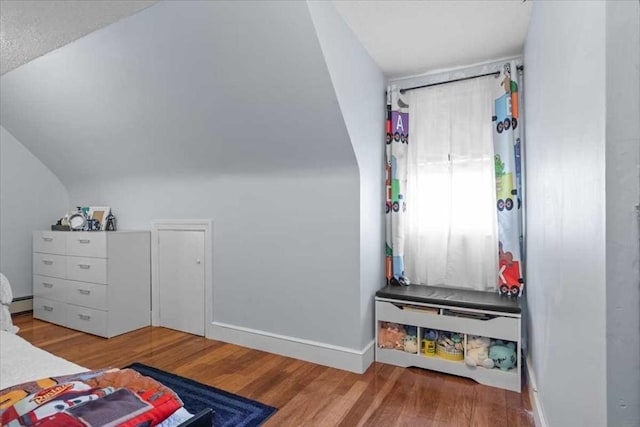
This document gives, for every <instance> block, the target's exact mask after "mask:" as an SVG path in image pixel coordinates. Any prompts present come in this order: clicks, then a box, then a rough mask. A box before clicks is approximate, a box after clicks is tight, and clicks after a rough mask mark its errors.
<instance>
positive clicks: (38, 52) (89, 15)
mask: <svg viewBox="0 0 640 427" xmlns="http://www.w3.org/2000/svg"><path fill="white" fill-rule="evenodd" d="M156 1H157V0H93V1H87V0H1V1H0V75H2V74H5V73H7V72H8V71H11V70H13V69H14V68H17V67H19V66H20V65H22V64H26V63H27V62H29V61H31V60H32V59H35V58H37V57H39V56H42V55H44V54H45V53H47V52H50V51H52V50H54V49H57V48H59V47H61V46H64V45H66V44H67V43H70V42H72V41H74V40H77V39H79V38H80V37H82V36H85V35H87V34H89V33H91V32H93V31H95V30H97V29H99V28H102V27H105V26H107V25H109V24H112V23H114V22H116V21H118V20H119V19H121V18H124V17H126V16H129V15H131V14H133V13H135V12H137V11H139V10H141V9H144V8H145V7H147V6H150V5H152V4H153V3H155V2H156Z"/></svg>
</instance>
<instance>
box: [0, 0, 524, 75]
mask: <svg viewBox="0 0 640 427" xmlns="http://www.w3.org/2000/svg"><path fill="white" fill-rule="evenodd" d="M156 1H157V0H22V1H21V0H0V74H5V73H6V72H8V71H10V70H12V69H14V68H17V67H19V66H20V65H22V64H25V63H27V62H29V61H31V60H32V59H35V58H37V57H39V56H41V55H44V54H45V53H47V52H50V51H52V50H54V49H57V48H58V47H61V46H63V45H65V44H67V43H70V42H72V41H74V40H76V39H78V38H80V37H83V36H84V35H86V34H89V33H91V32H92V31H95V30H97V29H99V28H102V27H104V26H107V25H109V24H111V23H113V22H116V21H118V20H119V19H121V18H123V17H126V16H129V15H131V14H133V13H135V12H137V11H139V10H141V9H143V8H145V7H148V6H150V5H152V4H153V3H155V2H156ZM333 3H334V5H335V6H336V8H337V9H338V11H339V13H340V14H341V15H342V17H343V18H344V20H345V21H346V22H347V24H348V25H349V26H350V27H351V29H352V30H353V32H354V33H355V34H356V36H357V37H358V39H359V40H360V42H361V43H362V44H363V45H364V47H365V48H366V49H367V51H368V52H369V54H370V55H371V57H372V58H373V59H374V61H376V63H377V64H378V65H379V66H380V68H381V69H382V70H383V72H384V73H385V74H386V75H387V76H390V77H398V76H407V75H411V74H418V73H422V72H425V71H430V70H434V69H441V68H450V67H455V66H459V65H467V64H472V63H476V62H481V61H485V60H488V59H497V58H501V57H507V56H513V55H517V54H520V53H521V52H522V46H523V45H524V39H525V36H526V33H527V28H528V25H529V15H530V12H531V1H529V2H523V1H522V0H501V1H486V0H472V1H468V0H456V1H452V0H449V1H445V0H423V1H405V0H381V1H372V0H366V1H339V0H334V2H333Z"/></svg>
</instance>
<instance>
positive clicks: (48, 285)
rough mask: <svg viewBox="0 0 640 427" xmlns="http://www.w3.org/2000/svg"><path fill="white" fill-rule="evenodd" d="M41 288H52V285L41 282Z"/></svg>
mask: <svg viewBox="0 0 640 427" xmlns="http://www.w3.org/2000/svg"><path fill="white" fill-rule="evenodd" d="M42 286H44V287H45V288H53V283H45V282H42Z"/></svg>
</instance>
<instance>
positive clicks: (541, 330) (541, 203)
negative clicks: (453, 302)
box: [524, 2, 607, 427]
mask: <svg viewBox="0 0 640 427" xmlns="http://www.w3.org/2000/svg"><path fill="white" fill-rule="evenodd" d="M604 16H605V4H604V3H603V2H535V3H534V4H533V11H532V15H531V24H530V28H529V34H528V37H527V40H526V43H525V49H524V63H525V67H526V68H525V77H526V80H525V84H526V88H525V89H526V97H525V107H526V108H525V110H526V138H525V143H526V162H527V164H526V168H527V206H526V209H527V218H526V221H527V269H526V270H527V300H528V305H529V314H530V316H529V319H528V321H529V325H530V329H529V333H530V336H529V349H530V354H529V355H530V359H531V362H532V365H533V366H532V369H533V371H534V374H535V377H536V380H537V387H538V395H539V398H540V401H541V403H542V407H543V411H544V413H545V414H546V418H547V421H548V422H549V425H550V426H594V427H600V426H605V425H607V389H606V386H605V384H606V382H607V375H606V374H607V373H606V367H607V360H606V345H605V344H606V341H605V337H606V332H607V329H606V302H605V301H606V268H605V249H606V236H605V227H606V223H605V212H606V202H607V200H606V197H605V148H606V146H605V118H606V104H605V101H606V96H605V95H606V93H605V89H606V87H605V59H606V58H605V20H604Z"/></svg>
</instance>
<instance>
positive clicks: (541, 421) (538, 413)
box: [527, 357, 549, 427]
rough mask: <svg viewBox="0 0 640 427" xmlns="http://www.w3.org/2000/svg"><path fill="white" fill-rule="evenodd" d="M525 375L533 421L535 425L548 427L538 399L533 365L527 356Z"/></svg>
mask: <svg viewBox="0 0 640 427" xmlns="http://www.w3.org/2000/svg"><path fill="white" fill-rule="evenodd" d="M527 377H528V378H527V379H528V381H527V383H528V384H529V399H531V409H532V411H533V422H534V423H535V425H536V427H549V423H547V418H546V417H545V415H544V410H543V409H542V401H541V400H540V394H539V393H538V386H537V383H536V377H535V373H534V372H533V365H532V363H531V359H530V358H529V357H527Z"/></svg>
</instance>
